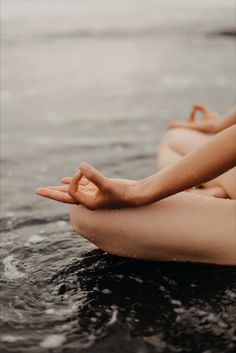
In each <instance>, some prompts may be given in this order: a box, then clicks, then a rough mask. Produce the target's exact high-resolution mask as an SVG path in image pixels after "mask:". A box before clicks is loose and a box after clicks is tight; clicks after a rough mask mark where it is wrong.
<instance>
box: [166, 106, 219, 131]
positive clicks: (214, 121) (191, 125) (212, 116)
mask: <svg viewBox="0 0 236 353" xmlns="http://www.w3.org/2000/svg"><path fill="white" fill-rule="evenodd" d="M198 112H200V113H201V114H202V120H196V113H198ZM221 119H222V118H221V116H220V115H218V114H217V113H215V112H214V111H213V110H211V109H209V108H208V107H206V106H205V105H203V104H194V105H193V106H192V111H191V113H190V115H189V117H188V121H187V122H186V123H184V122H181V121H173V122H171V123H169V125H168V127H169V128H176V127H181V128H188V129H194V130H198V131H203V132H209V133H217V132H219V131H220V130H221V128H220V121H221Z"/></svg>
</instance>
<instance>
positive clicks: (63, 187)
mask: <svg viewBox="0 0 236 353" xmlns="http://www.w3.org/2000/svg"><path fill="white" fill-rule="evenodd" d="M47 188H48V189H52V190H58V191H61V192H68V190H69V185H62V186H48V187H47Z"/></svg>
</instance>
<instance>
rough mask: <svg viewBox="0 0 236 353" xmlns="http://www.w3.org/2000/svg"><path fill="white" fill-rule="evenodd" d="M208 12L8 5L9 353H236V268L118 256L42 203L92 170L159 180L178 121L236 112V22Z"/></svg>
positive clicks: (150, 6)
mask: <svg viewBox="0 0 236 353" xmlns="http://www.w3.org/2000/svg"><path fill="white" fill-rule="evenodd" d="M191 3H192V2H191ZM211 3H212V2H211ZM223 3H224V4H225V5H224V4H223ZM207 4H208V2H207V1H206V2H204V4H203V2H201V5H196V6H194V8H193V7H192V5H188V4H186V2H185V5H181V6H180V5H178V6H177V5H176V6H173V5H172V6H164V5H163V4H162V5H160V4H159V3H156V4H155V2H143V3H141V2H138V3H134V2H133V3H130V2H129V3H126V2H123V1H122V2H120V3H118V2H116V3H112V4H110V5H108V3H106V4H104V3H102V2H99V3H97V5H96V4H95V3H91V2H89V3H88V4H86V3H85V2H80V1H79V2H78V1H32V2H29V1H23V0H19V1H14V0H12V1H8V2H6V1H3V2H2V31H1V35H2V38H1V44H2V45H1V49H2V50H1V59H2V65H1V69H2V75H1V89H2V92H1V115H2V118H3V119H2V129H1V165H2V168H1V198H2V205H1V222H0V230H1V242H0V246H1V248H0V258H1V263H0V273H1V292H0V305H1V307H0V312H1V337H0V350H1V352H3V353H5V352H16V353H18V352H19V353H27V352H29V353H31V352H32V353H34V352H37V353H38V352H68V353H69V352H70V353H74V352H80V353H95V352H96V353H113V352H114V353H154V352H163V353H168V352H196V353H198V352H199V353H223V352H228V353H229V352H233V351H234V348H235V344H236V334H235V321H234V317H235V316H236V312H235V311H236V306H235V299H236V277H235V276H236V274H235V269H234V268H232V267H221V266H207V265H198V264H196V265H191V264H178V263H159V262H156V263H149V262H143V261H134V260H128V259H123V258H118V257H114V256H111V255H109V254H106V253H103V252H101V251H99V250H97V249H95V248H94V246H93V245H92V244H90V243H89V242H87V241H85V240H84V239H83V238H81V237H79V236H78V235H76V234H75V233H74V232H73V231H72V229H71V226H70V225H69V223H68V209H67V206H66V205H62V204H57V203H53V202H52V201H49V200H43V199H39V198H38V197H37V196H35V194H34V189H35V188H36V187H38V186H43V185H52V184H56V183H58V180H59V178H60V177H62V176H67V175H71V174H72V173H73V172H74V171H75V170H76V169H77V167H78V165H79V163H80V162H81V161H82V160H86V161H88V162H91V163H93V164H94V165H95V166H97V167H98V168H99V169H101V170H102V171H103V172H104V173H105V174H106V175H109V176H116V177H128V178H134V179H138V178H142V177H144V176H147V175H150V174H151V173H153V172H154V171H155V169H156V149H157V144H158V143H159V142H160V139H161V136H162V135H163V133H164V131H165V126H166V123H167V121H168V120H170V119H173V118H174V119H177V118H186V116H187V114H188V112H189V109H190V105H191V104H192V103H193V102H197V101H203V102H205V103H206V104H208V105H209V106H211V107H213V108H214V109H215V110H217V111H219V112H221V113H223V112H224V111H226V110H227V109H228V108H229V107H230V106H232V105H233V104H234V97H235V62H236V60H235V42H234V37H233V35H232V33H233V28H234V24H235V15H234V13H235V11H234V9H233V8H232V7H230V6H226V2H221V3H219V2H218V5H217V6H209V4H208V5H207ZM227 33H230V35H228V34H227ZM221 34H222V35H221ZM107 221H108V222H109V219H108V220H107ZM134 238H135V234H134Z"/></svg>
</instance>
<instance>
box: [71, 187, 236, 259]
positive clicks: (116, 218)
mask: <svg viewBox="0 0 236 353" xmlns="http://www.w3.org/2000/svg"><path fill="white" fill-rule="evenodd" d="M235 205H236V203H235V201H232V200H224V199H217V198H213V197H207V196H202V195H195V194H191V193H186V192H184V193H180V194H177V195H175V196H172V197H169V198H167V199H165V200H162V201H159V202H157V203H154V204H151V205H147V206H142V207H137V208H123V209H120V210H107V209H103V210H96V211H90V210H88V209H86V208H84V207H83V206H81V205H80V206H72V208H71V223H72V225H73V227H74V228H75V230H76V231H77V232H78V233H79V234H81V235H82V236H84V237H85V238H87V239H88V240H90V241H92V242H93V243H94V244H95V245H97V246H98V247H99V248H101V249H103V250H105V251H107V252H110V253H112V254H115V255H120V256H127V257H132V258H139V259H146V260H161V261H173V260H174V261H194V262H207V263H222V264H232V263H235V262H236V259H235V256H236V254H235V245H236V244H235V241H236V239H235V232H236V221H235V217H234V212H235V207H236V206H235Z"/></svg>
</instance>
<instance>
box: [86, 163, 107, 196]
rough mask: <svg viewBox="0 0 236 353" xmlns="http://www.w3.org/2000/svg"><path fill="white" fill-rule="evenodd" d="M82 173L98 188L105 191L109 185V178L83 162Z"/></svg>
mask: <svg viewBox="0 0 236 353" xmlns="http://www.w3.org/2000/svg"><path fill="white" fill-rule="evenodd" d="M80 171H81V173H82V175H83V176H85V177H86V178H87V179H88V180H89V181H91V182H92V183H94V184H95V185H96V186H97V187H98V188H100V189H104V187H106V185H107V178H106V177H105V176H104V175H103V174H102V173H101V172H99V171H98V170H97V169H96V168H94V167H93V166H92V165H91V164H89V163H86V162H83V163H81V164H80Z"/></svg>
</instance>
